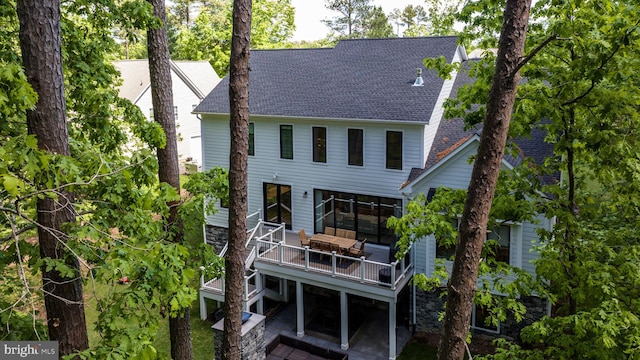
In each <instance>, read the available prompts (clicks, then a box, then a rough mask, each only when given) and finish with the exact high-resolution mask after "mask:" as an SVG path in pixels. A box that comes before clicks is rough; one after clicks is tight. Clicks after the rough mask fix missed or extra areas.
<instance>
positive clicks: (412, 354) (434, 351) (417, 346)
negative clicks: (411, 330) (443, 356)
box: [398, 341, 438, 360]
mask: <svg viewBox="0 0 640 360" xmlns="http://www.w3.org/2000/svg"><path fill="white" fill-rule="evenodd" d="M437 359H438V348H436V347H433V346H429V345H427V344H423V343H420V342H417V341H409V343H408V344H407V346H405V347H404V349H402V352H401V353H400V355H399V356H398V360H437Z"/></svg>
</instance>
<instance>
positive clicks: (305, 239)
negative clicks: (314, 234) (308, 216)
mask: <svg viewBox="0 0 640 360" xmlns="http://www.w3.org/2000/svg"><path fill="white" fill-rule="evenodd" d="M298 236H300V244H301V245H302V247H305V246H311V241H309V238H308V237H307V234H306V233H305V232H304V229H300V231H299V232H298Z"/></svg>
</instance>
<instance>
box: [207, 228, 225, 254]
mask: <svg viewBox="0 0 640 360" xmlns="http://www.w3.org/2000/svg"><path fill="white" fill-rule="evenodd" d="M204 235H205V240H206V241H207V244H211V245H213V250H214V251H215V253H216V254H220V252H221V251H222V249H223V248H224V246H225V245H226V244H227V238H228V236H229V230H228V229H227V228H222V227H218V226H213V225H205V234H204Z"/></svg>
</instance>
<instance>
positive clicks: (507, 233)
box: [487, 225, 511, 264]
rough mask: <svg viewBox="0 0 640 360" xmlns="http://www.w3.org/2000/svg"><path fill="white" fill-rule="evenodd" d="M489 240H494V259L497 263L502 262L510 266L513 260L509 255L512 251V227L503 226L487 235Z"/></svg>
mask: <svg viewBox="0 0 640 360" xmlns="http://www.w3.org/2000/svg"><path fill="white" fill-rule="evenodd" d="M487 240H494V241H495V246H493V248H492V251H493V257H494V258H495V259H496V261H502V262H505V263H507V264H509V261H510V260H511V259H510V258H509V253H510V250H511V227H510V226H507V225H501V226H499V227H498V228H496V229H493V230H492V231H491V232H488V233H487Z"/></svg>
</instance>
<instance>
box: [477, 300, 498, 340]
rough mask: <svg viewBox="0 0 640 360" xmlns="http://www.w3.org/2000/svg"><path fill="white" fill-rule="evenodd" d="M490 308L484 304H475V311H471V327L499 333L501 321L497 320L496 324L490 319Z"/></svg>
mask: <svg viewBox="0 0 640 360" xmlns="http://www.w3.org/2000/svg"><path fill="white" fill-rule="evenodd" d="M490 316H491V314H490V312H489V309H487V308H486V307H484V306H482V305H477V304H473V312H472V313H471V328H473V329H478V330H484V331H486V332H490V333H494V334H499V333H500V322H499V321H497V320H495V321H496V324H495V325H494V324H493V323H492V322H491V320H490Z"/></svg>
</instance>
